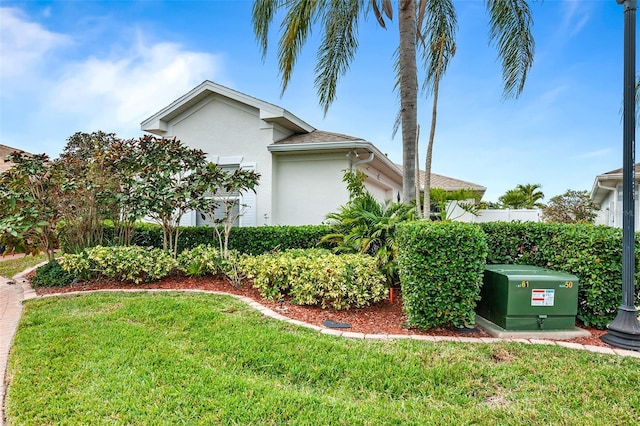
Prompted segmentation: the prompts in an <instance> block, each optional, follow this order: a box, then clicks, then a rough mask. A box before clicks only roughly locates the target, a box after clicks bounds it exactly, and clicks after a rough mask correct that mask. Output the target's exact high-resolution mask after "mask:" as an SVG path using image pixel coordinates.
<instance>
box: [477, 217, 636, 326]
mask: <svg viewBox="0 0 640 426" xmlns="http://www.w3.org/2000/svg"><path fill="white" fill-rule="evenodd" d="M480 226H481V228H482V229H483V231H484V232H485V234H486V236H487V237H486V238H487V242H488V244H489V254H488V255H487V263H520V264H527V265H537V266H543V267H547V268H550V269H554V270H558V271H563V272H568V273H571V274H574V275H576V276H578V278H579V279H580V287H579V291H578V319H579V320H581V321H582V322H583V323H584V324H585V325H591V326H594V327H599V328H604V327H606V325H607V324H608V323H609V322H611V321H612V320H613V319H614V318H615V316H616V315H617V312H618V308H619V306H620V302H621V301H622V231H621V230H620V229H616V228H611V227H607V226H594V225H588V224H546V223H530V222H528V223H527V222H525V223H513V222H512V223H507V222H494V223H482V224H480ZM639 250H640V244H639V243H638V238H637V235H636V252H638V251H639ZM639 261H640V257H639V256H636V263H638V262H639ZM639 266H640V265H638V264H636V282H638V278H640V276H639V275H638V271H639ZM636 300H637V301H640V288H639V287H638V286H636Z"/></svg>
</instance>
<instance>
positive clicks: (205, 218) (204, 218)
mask: <svg viewBox="0 0 640 426" xmlns="http://www.w3.org/2000/svg"><path fill="white" fill-rule="evenodd" d="M218 166H219V167H220V168H221V169H222V170H223V171H225V172H226V173H233V172H234V171H236V170H238V169H239V168H240V166H239V165H238V164H219V165H218ZM204 197H205V198H207V199H214V200H216V201H218V205H217V206H216V209H215V210H214V212H213V221H212V220H211V216H210V215H209V214H204V213H203V212H196V226H212V225H213V224H214V223H218V224H220V223H221V222H222V221H223V220H224V219H225V217H226V209H227V208H231V214H230V217H231V218H232V219H233V221H234V223H233V226H239V225H240V216H241V213H242V212H241V209H240V207H241V204H242V197H241V196H240V194H239V193H238V192H234V193H230V192H227V191H225V190H224V189H220V190H218V191H217V192H216V194H211V193H209V192H208V193H205V195H204Z"/></svg>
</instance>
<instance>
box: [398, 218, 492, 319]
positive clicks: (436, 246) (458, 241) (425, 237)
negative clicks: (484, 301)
mask: <svg viewBox="0 0 640 426" xmlns="http://www.w3.org/2000/svg"><path fill="white" fill-rule="evenodd" d="M397 235H398V266H399V268H400V284H401V286H402V301H403V303H404V309H405V312H406V314H407V320H408V324H409V325H410V326H413V327H417V328H432V327H439V326H445V325H453V326H464V325H466V324H475V312H474V309H475V306H476V302H477V301H478V300H479V299H480V286H481V284H482V273H483V271H484V266H485V259H486V257H487V243H486V241H485V235H484V233H483V232H482V230H481V229H480V228H479V227H478V226H476V225H473V224H466V223H459V222H425V221H421V222H410V223H404V224H401V225H399V227H398V234H397Z"/></svg>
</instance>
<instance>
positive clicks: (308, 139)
mask: <svg viewBox="0 0 640 426" xmlns="http://www.w3.org/2000/svg"><path fill="white" fill-rule="evenodd" d="M361 140H363V139H362V138H357V137H355V136H349V135H343V134H342V133H333V132H325V131H324V130H313V131H312V132H309V133H296V134H294V135H291V136H289V137H286V138H284V139H282V140H279V141H278V142H275V144H276V145H286V144H304V143H321V142H349V141H361Z"/></svg>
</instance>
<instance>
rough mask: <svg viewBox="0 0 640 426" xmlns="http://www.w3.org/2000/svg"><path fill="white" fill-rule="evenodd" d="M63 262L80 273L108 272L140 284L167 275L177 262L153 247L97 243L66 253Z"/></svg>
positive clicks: (94, 274)
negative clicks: (75, 251) (103, 245)
mask: <svg viewBox="0 0 640 426" xmlns="http://www.w3.org/2000/svg"><path fill="white" fill-rule="evenodd" d="M61 265H62V267H63V268H64V269H65V270H66V271H73V272H74V273H75V274H77V275H78V276H105V277H109V278H115V279H117V280H121V281H131V282H134V283H136V284H138V283H141V282H150V281H158V280H160V279H162V278H164V277H166V276H167V275H169V274H170V273H171V272H173V270H174V269H175V268H176V266H177V262H176V261H175V259H173V258H172V257H171V256H170V255H169V254H168V253H166V252H165V251H163V250H161V249H157V248H153V247H139V246H128V247H123V246H115V247H102V246H96V247H92V248H88V249H86V250H84V251H83V252H82V253H81V254H78V255H64V256H63V257H62V259H61Z"/></svg>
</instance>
